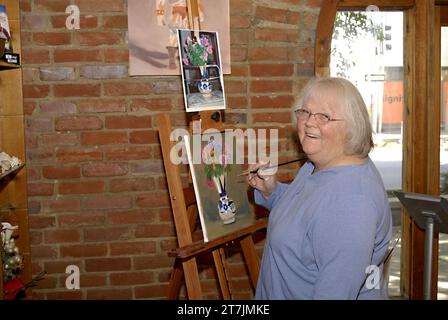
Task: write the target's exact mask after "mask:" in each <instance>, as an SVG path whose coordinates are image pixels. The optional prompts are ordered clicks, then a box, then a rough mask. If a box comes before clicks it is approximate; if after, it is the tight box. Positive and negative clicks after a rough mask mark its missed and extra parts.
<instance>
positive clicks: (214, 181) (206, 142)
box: [184, 133, 255, 242]
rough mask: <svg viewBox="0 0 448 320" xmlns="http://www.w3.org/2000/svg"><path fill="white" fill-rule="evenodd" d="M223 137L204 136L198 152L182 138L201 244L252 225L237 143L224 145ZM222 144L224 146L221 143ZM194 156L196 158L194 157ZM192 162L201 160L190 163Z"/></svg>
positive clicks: (252, 218)
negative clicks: (196, 161)
mask: <svg viewBox="0 0 448 320" xmlns="http://www.w3.org/2000/svg"><path fill="white" fill-rule="evenodd" d="M224 139H225V138H224V133H215V134H203V135H202V138H201V145H200V148H197V150H195V149H193V144H192V143H191V142H192V137H190V136H184V141H185V146H186V150H187V158H188V162H189V167H190V172H191V176H192V180H193V186H194V191H195V195H196V202H197V206H198V212H199V217H200V220H201V227H202V232H203V235H204V241H206V242H207V241H210V240H212V239H215V238H218V237H221V236H223V235H226V234H229V233H232V232H235V231H238V230H241V229H243V228H245V227H248V226H250V225H252V224H253V223H254V221H255V218H254V215H253V213H252V210H251V207H250V205H249V199H248V195H247V184H246V183H245V181H244V179H243V178H242V177H241V176H240V174H241V173H242V172H243V164H239V163H238V162H237V161H236V159H235V157H236V153H235V148H236V147H235V146H236V143H232V144H230V143H227V141H225V140H224ZM224 141H225V142H226V143H224ZM195 153H197V155H196V156H193V155H194V154H195ZM193 159H201V161H200V163H193Z"/></svg>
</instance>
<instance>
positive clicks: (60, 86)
mask: <svg viewBox="0 0 448 320" xmlns="http://www.w3.org/2000/svg"><path fill="white" fill-rule="evenodd" d="M20 2H21V10H22V39H23V41H22V45H23V57H22V59H23V74H24V87H23V89H24V96H25V101H24V108H25V113H26V137H27V141H26V142H27V144H26V148H27V159H26V162H27V168H28V177H29V184H28V192H29V209H30V228H31V230H30V233H31V244H32V248H31V250H32V251H31V252H32V259H33V270H34V273H37V272H39V271H41V270H46V271H47V272H48V274H47V276H46V279H45V280H44V281H42V282H40V283H39V286H38V287H37V288H36V289H34V295H35V297H36V298H42V299H44V298H46V299H59V298H64V299H65V298H75V299H78V298H82V299H103V298H107V299H114V298H115V299H140V298H162V297H163V296H164V295H165V290H166V288H167V281H168V279H169V273H170V270H171V266H172V263H173V260H172V258H168V256H167V251H169V250H170V249H172V248H174V247H175V245H176V238H175V231H174V227H173V223H172V217H171V211H170V207H169V198H168V192H167V187H166V181H165V175H164V171H163V164H162V159H161V151H160V146H159V142H158V135H157V128H156V119H155V118H156V115H157V114H159V113H162V112H163V113H169V114H170V115H171V116H172V119H173V123H174V125H176V126H186V125H187V118H186V115H185V112H184V106H183V98H182V90H181V82H180V77H163V78H162V77H139V78H130V77H129V76H128V66H129V63H128V49H127V44H126V33H127V2H126V1H125V0H101V1H91V0H72V1H69V0H22V1H20ZM69 4H76V5H78V6H79V8H80V11H81V29H80V30H73V31H70V30H67V29H66V28H65V20H66V17H67V14H66V13H65V9H66V7H67V5H69ZM319 6H320V1H316V0H280V1H278V0H276V1H274V0H272V1H265V0H264V1H261V0H259V1H257V0H254V1H249V0H230V15H231V53H232V74H231V75H229V76H225V88H226V94H227V99H228V100H227V103H228V110H227V112H226V119H227V121H228V122H229V123H230V124H236V125H237V126H239V127H242V128H246V127H263V128H280V138H281V141H280V144H279V146H280V152H281V158H283V159H291V158H292V157H293V156H296V155H297V151H296V150H297V145H296V143H295V142H294V138H293V137H294V136H295V133H294V130H293V129H292V127H291V123H292V114H291V112H290V107H291V102H292V100H293V95H294V94H296V93H298V92H299V91H300V88H301V87H302V86H303V84H304V83H305V82H306V80H307V79H308V78H309V77H311V76H312V74H313V67H314V66H313V54H314V52H313V51H314V34H315V28H316V24H317V18H318V14H319ZM292 168H293V167H291V169H292ZM183 172H184V173H185V172H186V170H185V168H184V170H183ZM291 174H292V173H291V171H290V172H287V171H284V175H283V178H289V177H291ZM261 244H262V242H259V249H260V251H261ZM228 253H229V254H231V257H230V258H229V263H230V270H231V274H232V275H233V278H232V279H233V280H232V283H231V285H232V290H233V292H234V293H235V297H237V298H250V297H251V296H252V292H251V290H250V286H249V280H248V277H247V275H246V269H245V266H244V264H243V262H242V258H241V255H240V254H239V253H238V252H237V251H236V250H229V252H228ZM209 260H210V259H208V260H207V259H204V261H202V262H203V263H204V267H203V268H201V270H202V271H201V279H202V282H203V285H204V291H205V295H206V298H210V299H214V298H219V295H218V291H217V283H216V280H215V273H214V271H213V268H210V267H207V263H210V261H209ZM69 264H76V265H78V266H79V268H80V271H81V289H80V290H75V291H68V290H66V289H65V279H66V276H67V275H66V274H65V268H66V266H67V265H69Z"/></svg>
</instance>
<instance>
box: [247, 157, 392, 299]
mask: <svg viewBox="0 0 448 320" xmlns="http://www.w3.org/2000/svg"><path fill="white" fill-rule="evenodd" d="M313 170H314V166H313V164H312V163H311V162H307V163H306V164H305V165H304V166H303V167H302V168H301V169H300V171H299V173H298V175H297V176H296V178H295V179H294V181H293V182H292V183H291V184H290V185H286V184H282V183H278V184H277V187H276V189H275V190H274V192H273V193H272V194H271V196H270V197H269V198H268V199H265V198H264V197H263V196H262V195H261V193H259V192H258V191H255V201H256V203H258V204H260V205H263V206H265V207H266V208H267V209H269V210H270V211H271V212H270V215H269V226H268V230H267V237H266V243H265V247H264V252H263V258H262V263H261V269H260V275H259V279H258V285H257V290H256V296H255V297H256V299H386V298H387V297H386V295H385V290H384V288H380V289H377V288H378V286H373V284H375V281H374V280H375V279H373V278H370V279H369V281H370V283H371V284H372V285H368V286H366V280H367V278H368V277H369V273H370V272H371V270H372V269H369V271H367V272H366V268H368V266H369V265H372V266H379V273H378V274H379V275H382V270H383V265H382V262H383V259H384V256H385V254H386V251H387V249H388V244H389V241H390V238H391V235H392V215H391V212H390V207H389V203H388V198H387V194H386V191H385V189H384V185H383V182H382V180H381V177H380V175H379V173H378V170H377V169H376V167H375V165H374V164H373V162H372V161H371V160H370V159H368V161H366V162H365V163H364V164H360V165H349V166H339V167H333V168H329V169H326V170H322V171H319V172H317V173H314V174H313ZM372 275H373V274H372ZM372 280H373V281H372ZM381 280H382V279H381ZM379 284H381V281H380V282H379ZM368 287H369V288H368ZM372 287H373V288H372Z"/></svg>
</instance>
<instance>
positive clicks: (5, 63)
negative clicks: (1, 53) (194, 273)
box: [0, 60, 21, 70]
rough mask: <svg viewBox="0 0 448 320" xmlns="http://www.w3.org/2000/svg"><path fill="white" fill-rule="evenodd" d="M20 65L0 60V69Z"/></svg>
mask: <svg viewBox="0 0 448 320" xmlns="http://www.w3.org/2000/svg"><path fill="white" fill-rule="evenodd" d="M20 67H21V66H20V65H16V64H12V63H8V62H6V61H1V60H0V70H5V69H18V68H20Z"/></svg>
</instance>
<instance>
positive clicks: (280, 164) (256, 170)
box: [239, 157, 308, 176]
mask: <svg viewBox="0 0 448 320" xmlns="http://www.w3.org/2000/svg"><path fill="white" fill-rule="evenodd" d="M307 159H308V158H306V157H305V158H299V159H295V160H291V161H286V162H283V163H279V164H277V165H276V166H269V167H265V168H263V167H260V168H257V169H254V170H244V171H243V172H242V173H240V174H239V176H246V175H248V174H251V173H257V172H258V170H260V169H262V170H267V169H272V168H276V167H281V166H285V165H287V164H290V163H294V162H299V161H302V160H307Z"/></svg>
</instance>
